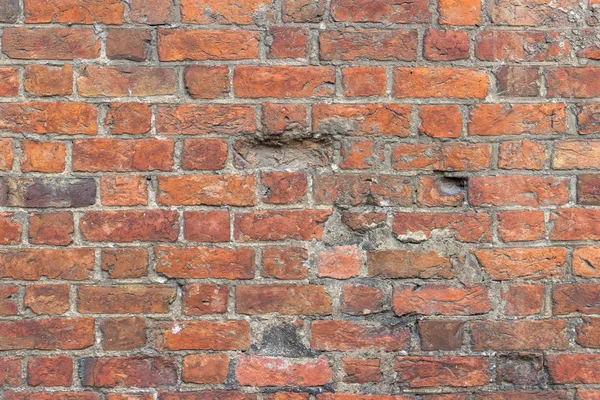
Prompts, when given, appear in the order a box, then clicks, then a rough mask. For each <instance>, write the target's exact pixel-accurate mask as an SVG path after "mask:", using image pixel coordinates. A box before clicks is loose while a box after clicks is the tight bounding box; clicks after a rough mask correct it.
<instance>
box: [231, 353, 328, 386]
mask: <svg viewBox="0 0 600 400" xmlns="http://www.w3.org/2000/svg"><path fill="white" fill-rule="evenodd" d="M235 376H236V378H237V380H238V382H239V384H240V385H241V386H323V385H325V384H327V383H329V382H330V381H331V378H332V377H333V371H332V370H331V368H330V367H329V363H328V360H327V358H326V357H319V358H318V359H316V360H314V361H312V360H311V361H296V360H293V359H280V358H272V357H261V356H242V357H240V359H239V360H238V365H237V367H236V370H235Z"/></svg>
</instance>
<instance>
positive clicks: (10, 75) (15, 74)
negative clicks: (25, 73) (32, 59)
mask: <svg viewBox="0 0 600 400" xmlns="http://www.w3.org/2000/svg"><path fill="white" fill-rule="evenodd" d="M17 94H19V70H18V69H15V68H0V96H2V97H12V96H16V95H17Z"/></svg>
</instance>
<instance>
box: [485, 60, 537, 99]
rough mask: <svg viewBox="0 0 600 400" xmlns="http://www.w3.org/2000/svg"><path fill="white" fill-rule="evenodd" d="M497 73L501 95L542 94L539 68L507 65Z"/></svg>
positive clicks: (526, 95)
mask: <svg viewBox="0 0 600 400" xmlns="http://www.w3.org/2000/svg"><path fill="white" fill-rule="evenodd" d="M495 75H496V83H497V85H498V94H500V95H501V96H507V97H508V96H518V97H537V96H539V94H540V80H541V75H540V71H539V69H538V68H533V67H531V68H529V67H513V66H506V67H501V68H499V69H498V72H496V74H495Z"/></svg>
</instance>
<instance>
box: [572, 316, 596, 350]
mask: <svg viewBox="0 0 600 400" xmlns="http://www.w3.org/2000/svg"><path fill="white" fill-rule="evenodd" d="M582 321H583V324H582V325H579V326H577V328H576V329H577V344H579V345H580V346H582V347H586V348H591V349H598V348H600V335H598V328H600V319H598V318H588V317H585V318H582Z"/></svg>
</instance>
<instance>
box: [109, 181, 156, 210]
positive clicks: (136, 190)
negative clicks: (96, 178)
mask: <svg viewBox="0 0 600 400" xmlns="http://www.w3.org/2000/svg"><path fill="white" fill-rule="evenodd" d="M100 198H101V200H102V204H103V205H105V206H137V205H143V206H145V205H147V204H148V181H147V180H146V178H145V177H143V176H140V175H130V176H124V175H104V176H103V177H102V179H101V180H100Z"/></svg>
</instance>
